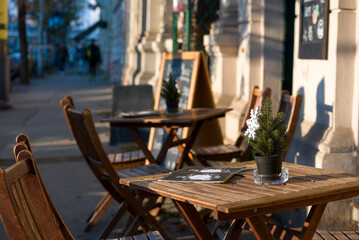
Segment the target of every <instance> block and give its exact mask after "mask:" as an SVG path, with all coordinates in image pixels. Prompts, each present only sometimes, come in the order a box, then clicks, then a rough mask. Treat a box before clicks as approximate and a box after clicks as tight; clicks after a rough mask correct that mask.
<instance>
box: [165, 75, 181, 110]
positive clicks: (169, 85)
mask: <svg viewBox="0 0 359 240" xmlns="http://www.w3.org/2000/svg"><path fill="white" fill-rule="evenodd" d="M161 96H162V97H163V98H164V99H165V100H166V105H167V112H168V113H176V112H178V104H179V100H180V97H181V93H180V89H179V87H178V84H177V82H176V79H175V78H174V77H173V76H172V74H171V73H170V74H169V79H168V81H163V83H162V89H161Z"/></svg>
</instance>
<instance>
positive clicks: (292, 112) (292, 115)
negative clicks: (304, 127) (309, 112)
mask: <svg viewBox="0 0 359 240" xmlns="http://www.w3.org/2000/svg"><path fill="white" fill-rule="evenodd" d="M302 101H303V96H302V94H300V93H297V94H296V95H295V96H292V95H290V93H289V91H287V90H283V91H282V97H281V100H280V103H279V109H278V112H283V113H284V118H285V120H286V122H287V132H289V133H290V137H289V146H288V149H287V151H286V152H285V153H284V155H283V159H285V156H286V155H287V153H288V150H289V147H290V145H291V143H292V141H293V137H294V134H295V130H296V128H297V124H298V120H299V114H300V109H301V107H302Z"/></svg>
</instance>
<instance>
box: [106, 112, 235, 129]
mask: <svg viewBox="0 0 359 240" xmlns="http://www.w3.org/2000/svg"><path fill="white" fill-rule="evenodd" d="M231 110H232V108H193V109H185V110H183V111H182V112H181V113H179V114H166V112H165V110H158V111H159V114H158V115H152V116H138V117H120V116H116V117H111V118H105V119H102V120H101V121H102V122H109V123H110V124H111V126H118V127H131V126H136V127H161V126H178V127H189V126H192V125H193V124H194V123H195V122H198V121H202V120H210V119H213V118H218V117H224V116H225V113H226V112H228V111H231Z"/></svg>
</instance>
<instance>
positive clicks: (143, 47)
mask: <svg viewBox="0 0 359 240" xmlns="http://www.w3.org/2000/svg"><path fill="white" fill-rule="evenodd" d="M162 2H163V0H145V1H144V4H146V7H145V8H144V10H145V11H146V13H144V16H145V17H146V19H145V31H144V35H143V37H142V39H141V41H140V42H139V44H138V45H137V49H138V51H139V53H140V54H141V68H140V69H139V72H138V74H136V76H135V84H148V83H149V81H150V80H151V78H152V77H153V76H154V75H155V71H156V70H155V69H156V61H155V57H156V55H155V52H154V51H153V48H152V46H153V44H155V42H156V37H157V35H158V34H159V33H160V24H161V14H159V11H158V10H159V8H161V6H162V5H163V4H162Z"/></svg>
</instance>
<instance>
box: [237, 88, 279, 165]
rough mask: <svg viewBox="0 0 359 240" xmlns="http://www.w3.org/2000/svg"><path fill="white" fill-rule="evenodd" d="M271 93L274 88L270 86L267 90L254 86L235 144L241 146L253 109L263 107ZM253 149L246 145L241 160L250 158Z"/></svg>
mask: <svg viewBox="0 0 359 240" xmlns="http://www.w3.org/2000/svg"><path fill="white" fill-rule="evenodd" d="M271 93H272V90H271V89H270V88H266V89H265V90H260V89H259V87H258V86H254V88H253V90H252V94H251V97H250V99H249V102H248V106H247V111H246V113H245V115H244V118H243V121H242V125H241V129H240V132H239V135H238V138H237V140H236V142H235V144H234V145H235V146H236V147H240V145H241V144H242V142H243V140H244V139H245V136H244V133H245V131H246V130H247V128H248V126H247V123H246V121H247V120H248V119H250V118H251V109H255V108H256V107H257V106H259V107H262V106H263V103H264V100H265V98H266V97H270V96H271ZM252 149H253V148H252V147H251V146H250V145H249V144H247V146H246V147H245V149H244V151H243V153H242V156H241V161H246V160H248V159H249V157H250V154H251V152H252Z"/></svg>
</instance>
